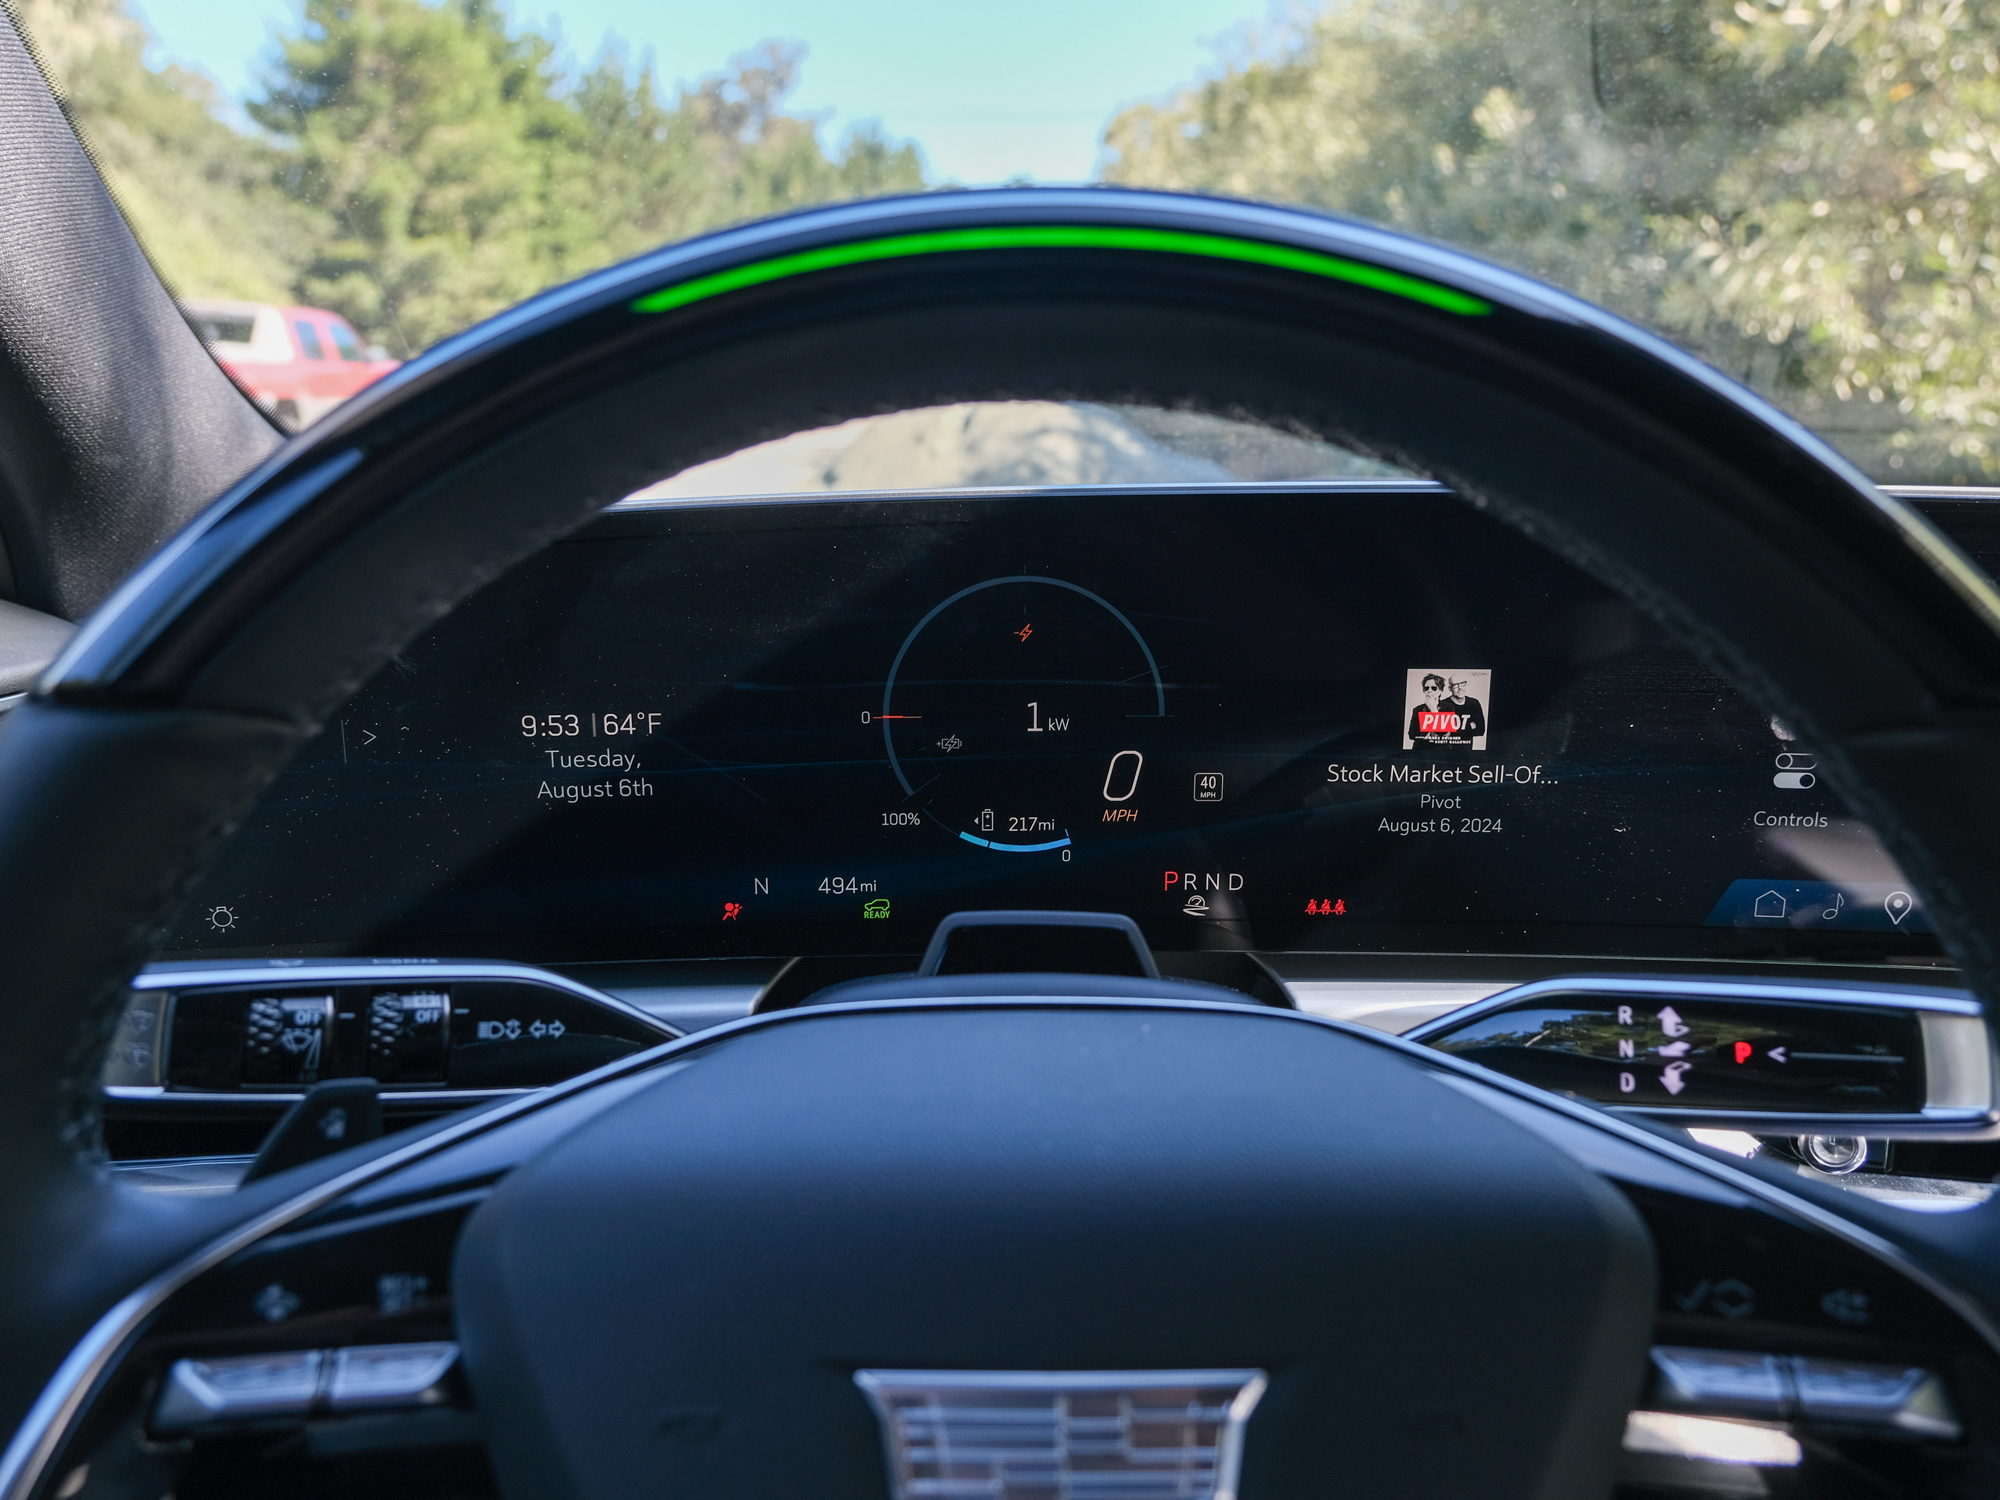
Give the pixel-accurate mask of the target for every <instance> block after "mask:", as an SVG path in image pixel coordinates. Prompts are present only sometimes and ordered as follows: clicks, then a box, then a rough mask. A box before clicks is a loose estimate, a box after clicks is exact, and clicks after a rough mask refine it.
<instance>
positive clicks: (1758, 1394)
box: [1653, 1348, 1792, 1416]
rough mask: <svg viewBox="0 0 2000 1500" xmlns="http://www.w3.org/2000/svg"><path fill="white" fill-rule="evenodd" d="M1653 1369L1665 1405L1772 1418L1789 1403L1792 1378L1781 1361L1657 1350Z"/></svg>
mask: <svg viewBox="0 0 2000 1500" xmlns="http://www.w3.org/2000/svg"><path fill="white" fill-rule="evenodd" d="M1653 1369H1654V1370H1655V1372H1657V1375H1658V1382H1657V1384H1658V1391H1657V1395H1658V1399H1659V1400H1660V1401H1661V1403H1662V1404H1663V1405H1667V1406H1674V1407H1681V1408H1692V1409H1695V1410H1699V1411H1731V1412H1757V1413H1768V1414H1771V1415H1774V1416H1775V1415H1782V1414H1783V1413H1784V1411H1785V1409H1786V1408H1787V1407H1788V1406H1789V1405H1790V1404H1791V1396H1792V1383H1791V1379H1790V1377H1789V1376H1788V1375H1787V1373H1786V1371H1785V1366H1784V1363H1783V1361H1781V1360H1779V1359H1778V1358H1777V1357H1776V1356H1774V1355H1770V1354H1750V1353H1743V1352H1739V1351H1737V1350H1733V1349H1680V1348H1656V1349H1654V1350H1653Z"/></svg>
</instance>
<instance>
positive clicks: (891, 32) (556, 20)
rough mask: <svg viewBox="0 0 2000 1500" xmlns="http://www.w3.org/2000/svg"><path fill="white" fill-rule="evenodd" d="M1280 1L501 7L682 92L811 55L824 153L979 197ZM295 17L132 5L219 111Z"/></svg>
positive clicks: (801, 100) (765, 0) (1036, 168)
mask: <svg viewBox="0 0 2000 1500" xmlns="http://www.w3.org/2000/svg"><path fill="white" fill-rule="evenodd" d="M1284 3H1285V0H985V3H981V4H973V3H968V0H563V3H560V4H554V5H551V4H549V3H548V0H514V3H513V6H512V10H513V14H514V16H515V18H516V19H517V20H520V21H527V22H529V23H532V24H534V25H536V26H537V27H539V28H541V29H543V30H545V31H551V32H554V33H556V34H558V35H559V36H560V37H561V39H562V42H563V45H564V48H565V50H566V51H567V52H568V53H569V54H570V56H571V57H572V59H574V60H581V61H588V60H589V59H590V58H592V57H594V56H596V54H597V52H598V50H599V49H600V48H601V47H602V46H603V44H604V41H605V38H606V36H607V35H610V34H615V35H617V36H619V37H621V38H623V39H624V40H625V41H626V42H628V43H630V44H631V46H632V47H633V49H634V51H635V52H644V51H645V50H647V49H650V50H651V51H652V53H653V55H654V58H655V60H656V63H657V65H658V68H659V71H660V74H661V75H662V76H663V77H664V78H667V79H672V80H678V81H682V82H691V81H692V80H694V79H697V78H699V77H701V76H702V75H704V74H707V73H713V72H716V71H718V70H719V69H721V68H722V67H723V66H724V65H725V64H726V63H727V62H728V60H729V59H730V57H732V56H733V55H735V54H736V53H738V52H741V51H743V50H745V49H746V48H749V47H752V46H754V45H755V44H756V43H758V42H760V41H762V40H764V39H765V38H767V37H783V38H787V39H790V40H796V41H802V42H804V43H805V44H806V46H807V48H808V49H809V50H808V52H807V56H806V62H805V67H804V70H803V74H802V77H801V81H800V86H799V89H798V91H797V92H796V93H795V94H794V95H793V97H792V99H791V101H790V107H791V108H792V109H794V110H797V111H801V112H806V113H811V114H816V115H822V116H823V117H824V118H825V121H826V125H825V132H826V134H827V135H828V137H829V138H838V136H839V135H840V134H841V132H842V131H844V129H845V128H846V127H847V126H848V125H849V124H851V123H853V122H854V121H857V120H867V119H875V120H879V121H881V123H882V125H883V126H884V127H885V128H886V129H887V130H888V131H889V133H890V134H892V135H897V136H908V137H913V138H915V139H916V140H917V141H918V142H919V143H921V144H922V146H923V147H924V149H925V152H926V154H927V156H928V157H929V160H930V164H931V170H932V171H933V173H934V174H936V175H938V176H941V177H946V178H952V179H956V180H957V181H960V182H964V183H968V184H975V183H988V182H1003V181H1006V180H1008V179H1010V178H1014V177H1027V178H1031V179H1033V180H1035V181H1040V182H1075V181H1081V180H1084V179H1085V178H1087V177H1089V176H1090V175H1091V171H1092V168H1093V166H1094V165H1095V162H1096V153H1097V142H1098V139H1099V137H1100V135H1101V134H1102V132H1103V129H1104V125H1105V122H1106V121H1107V120H1109V119H1110V118H1111V116H1112V114H1113V113H1115V112H1116V111H1117V110H1118V109H1119V108H1121V107H1122V106H1124V105H1126V104H1130V103H1133V102H1135V101H1137V100H1141V99H1150V98H1156V97H1158V96H1160V95H1162V94H1164V93H1166V92H1167V91H1169V90H1170V89H1172V88H1173V87H1174V86H1175V85H1177V84H1180V83H1184V82H1187V81H1190V80H1192V79H1194V78H1196V77H1198V76H1201V75H1203V74H1205V73H1207V72H1210V71H1212V70H1213V69H1214V68H1215V67H1216V66H1217V64H1218V60H1219V59H1220V58H1222V57H1227V56H1234V55H1237V54H1239V53H1240V52H1241V51H1242V50H1243V49H1244V48H1245V46H1246V45H1248V39H1249V37H1250V34H1251V28H1252V27H1254V26H1256V25H1258V24H1260V23H1264V22H1267V21H1268V20H1269V18H1270V16H1271V14H1272V7H1273V6H1276V5H1282V4H1284ZM301 4H302V0H133V9H134V10H136V11H137V12H138V13H139V14H140V16H141V17H142V18H143V19H144V20H145V21H146V23H147V25H148V26H150V27H151V29H152V31H153V34H154V35H155V36H156V37H157V38H158V39H159V46H158V50H157V52H156V53H155V56H154V60H155V61H156V62H158V61H164V60H167V59H171V60H173V61H175V62H179V63H183V64H191V65H193V66H195V67H198V68H201V69H203V70H204V71H206V72H207V73H209V74H210V75H211V76H212V77H214V78H215V79H216V80H217V81H218V82H219V83H220V84H221V85H222V87H223V89H224V91H225V92H226V93H227V94H228V95H229V96H230V97H232V98H235V99H241V98H242V97H243V96H244V95H245V94H246V93H247V92H249V91H250V90H251V89H252V88H253V86H254V83H255V80H256V78H257V76H258V69H259V63H260V60H261V59H262V58H264V57H265V56H267V55H268V54H269V52H270V50H271V48H272V44H273V39H274V38H275V37H276V36H277V35H278V33H279V31H280V30H281V29H283V28H284V27H286V26H288V25H296V24H297V17H298V15H299V13H300V9H301Z"/></svg>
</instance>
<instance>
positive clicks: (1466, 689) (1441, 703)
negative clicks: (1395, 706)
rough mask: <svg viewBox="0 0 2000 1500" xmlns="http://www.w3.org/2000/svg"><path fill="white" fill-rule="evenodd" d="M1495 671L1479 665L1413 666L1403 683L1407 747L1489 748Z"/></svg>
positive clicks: (1410, 748)
mask: <svg viewBox="0 0 2000 1500" xmlns="http://www.w3.org/2000/svg"><path fill="white" fill-rule="evenodd" d="M1492 710H1493V673H1492V671H1491V670H1490V669H1486V668H1477V667H1412V668H1410V670H1409V673H1408V675H1407V676H1406V678H1405V680H1404V686H1403V748H1404V749H1405V750H1414V749H1416V748H1417V747H1418V746H1419V745H1435V746H1455V747H1457V748H1459V749H1462V750H1484V749H1485V748H1486V726H1487V716H1488V715H1489V714H1490V713H1491V712H1492Z"/></svg>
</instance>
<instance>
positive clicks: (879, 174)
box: [18, 0, 925, 355]
mask: <svg viewBox="0 0 2000 1500" xmlns="http://www.w3.org/2000/svg"><path fill="white" fill-rule="evenodd" d="M18 3H19V5H20V8H21V16H22V19H23V21H24V22H25V25H26V28H27V31H28V33H29V35H30V36H31V37H32V38H34V40H35V41H36V43H37V46H38V49H39V51H40V53H41V55H42V57H43V59H44V62H45V65H46V66H47V67H48V69H49V71H50V73H51V75H52V77H53V79H54V81H55V82H56V83H57V85H58V88H59V91H60V92H61V93H62V95H63V96H64V101H65V107H66V108H67V109H68V110H69V113H70V116H71V118H72V120H73V121H74V122H75V123H76V125H77V128H78V132H79V134H80V135H81V136H82V137H83V138H84V140H85V141H86V142H87V143H88V144H89V145H90V146H91V148H92V150H93V153H94V154H95V156H96V158H97V161H98V164H99V166H100V168H101V169H102V170H103V172H104V174H105V177H106V179H107V181H108V182H109V183H110V185H111V187H112V189H113V191H114V193H115V194H116V196H117V197H118V200H119V202H120V204H121V206H122V207H123V208H124V210H125V212H126V214H127V216H128V218H129V219H130V220H131V221H132V223H133V226H134V228H135V229H136V230H137V231H138V233H139V236H140V238H141V240H142V241H143V242H144V243H145V244H146V246H147V248H148V249H149V251H150V252H151V253H152V255H153V257H154V261H155V263H156V264H157V265H159V266H160V267H161V269H162V272H163V273H164V274H165V276H166V277H167V279H168V281H169V283H170V284H171V285H172V286H173V287H174V289H175V290H176V291H177V292H180V293H182V294H185V295H191V296H192V295H209V296H218V295H220V296H237V297H245V298H250V299H253V300H264V301H278V302H289V301H299V302H306V303H310V304H314V305H318V306H325V307H331V308H333V309H335V310H336V311H339V312H341V313H343V314H344V315H345V316H346V317H347V318H348V320H349V321H350V322H351V323H353V324H354V326H355V327H356V328H357V329H359V330H360V331H361V332H362V334H363V336H364V337H366V338H369V339H372V340H379V341H380V342H382V343H384V344H386V345H388V346H390V347H391V348H392V349H394V350H395V351H396V352H397V353H399V354H405V355H407V354H411V353H414V352H415V351H416V350H418V349H421V348H423V347H424V346H425V345H427V344H430V343H432V342H434V341H435V340H437V339H439V338H442V337H444V336H445V335H446V334H448V333H451V332H454V331H456V330H457V329H460V328H463V327H465V326H467V325H468V324H470V323H473V322H476V321H478V320H479V319H481V318H483V317H486V316H488V315H489V314H491V313H494V312H497V311H498V310H499V309H501V308H503V307H506V306H507V305H509V304H510V303H513V302H517V301H519V300H520V299H521V298H523V297H526V296H529V295H531V294H532V293H534V292H536V291H539V290H540V289H542V288H543V287H546V286H549V285H551V284H554V283H557V282H561V281H566V280H569V279H570V278H572V277H575V276H578V275H581V274H582V273H583V272H585V271H588V270H591V269H594V268H596V267H598V266H602V265H607V264H610V263H612V262H614V261H617V260H621V259H624V258H625V257H627V256H630V255H633V254H636V253H638V252H639V251H641V250H644V249H647V248H649V247H651V246H653V245H657V244H660V243H662V242H663V241H668V240H673V239H679V238H684V237H686V236H688V235H691V234H697V233H700V232H701V231H703V230H706V229H711V228H715V227H717V226H718V225H722V224H726V223H730V222H732V221H735V220H738V219H745V218H752V217H756V216H758V215H763V214H769V213H775V212H779V211H781V210H784V209H787V208H792V207H797V206H801V205H804V204H808V203H818V202H825V201H828V200H831V199H845V198H854V197H865V196H870V195H874V194H880V193H886V192H913V191H918V190H920V189H921V188H923V186H924V185H925V183H924V169H923V162H922V159H921V158H920V157H919V155H918V153H917V150H916V148H915V147H914V146H912V145H909V144H908V143H899V142H893V141H890V140H887V139H886V138H884V137H883V136H882V135H881V134H880V132H879V131H873V130H868V129H863V130H859V131H856V132H854V133H852V134H850V136H849V137H848V139H847V140H846V141H845V142H844V143H842V145H841V147H840V148H839V149H838V150H837V151H834V152H828V151H826V150H824V149H823V148H822V147H821V144H820V142H819V138H818V133H817V130H816V128H815V125H814V123H813V122H812V121H811V120H808V119H803V118H800V117H797V116H793V115H788V114H786V113H785V112H784V110H783V103H784V99H785V96H786V94H787V93H788V92H789V91H790V89H791V87H792V83H793V81H794V79H795V78H796V76H797V71H798V67H799V63H800V61H801V59H802V57H803V49H801V48H799V47H796V46H787V45H783V44H775V43H766V44H765V45H764V46H763V47H761V48H759V49H757V50H755V51H753V52H750V53H747V54H745V55H744V56H742V57H739V58H737V59H735V61H734V63H733V64H732V70H731V71H730V72H729V73H726V74H724V75H721V76H718V77H713V78H707V79H704V80H702V81H701V82H700V83H699V84H697V85H696V86H695V87H693V88H692V89H688V90H686V91H683V92H681V93H679V94H677V95H676V96H675V97H673V98H672V99H668V98H665V97H663V96H662V94H661V92H660V89H659V86H658V84H657V82H656V79H655V77H654V74H653V70H652V67H651V65H650V63H646V64H641V65H638V66H637V67H635V66H634V65H633V63H632V61H631V59H630V57H629V55H628V54H627V53H626V52H624V51H623V50H622V49H620V48H618V47H616V46H613V47H611V48H608V49H607V50H606V52H605V53H604V55H603V56H602V57H601V58H600V59H599V60H598V61H597V63H596V64H595V65H594V66H593V67H591V68H590V69H588V70H587V71H585V72H584V73H583V74H582V76H581V77H578V78H573V79H572V78H569V77H566V76H565V75H564V74H563V72H562V71H561V70H560V68H559V67H558V66H557V63H556V58H555V49H554V46H553V44H552V43H551V42H550V41H549V40H548V39H547V38H546V37H544V36H542V35H541V34H539V33H537V32H535V31H534V30H532V29H528V28H513V27H510V26H509V25H508V24H507V21H506V17H505V14H504V13H503V11H502V9H501V6H500V4H499V3H498V0H305V3H304V6H303V9H302V11H301V13H300V17H299V22H298V24H297V25H296V26H294V27H293V28H292V29H291V30H290V31H289V33H288V34H286V35H285V36H284V37H283V38H282V40H281V43H280V49H279V54H278V57H277V59H276V62H275V65H274V66H273V68H272V70H271V72H270V75H269V77H268V78H267V80H266V84H265V88H264V92H263V95H262V97H260V98H259V99H256V100H254V101H252V102H251V104H250V105H249V114H250V117H251V119H252V121H253V122H254V123H255V124H256V125H258V126H260V127H262V130H263V132H264V134H263V135H262V136H261V137H260V136H251V135H247V134H245V133H243V132H241V131H238V130H235V129H233V128H232V127H231V126H230V125H228V124H227V123H225V122H224V121H223V120H222V119H221V118H219V117H218V111H217V101H216V99H215V97H214V94H213V89H212V86H211V85H209V84H208V83H207V81H206V80H205V79H203V78H201V77H199V76H197V75H194V74H190V73H187V72H185V71H183V70H180V69H177V68H167V69H163V70H157V71H156V70H153V69H150V68H148V67H147V66H146V65H145V62H144V55H143V54H144V49H145V47H146V45H147V38H146V34H145V31H144V28H143V27H141V26H140V25H139V23H138V22H136V21H134V20H133V19H132V18H131V17H130V15H129V14H128V13H127V12H126V10H125V7H124V0H18Z"/></svg>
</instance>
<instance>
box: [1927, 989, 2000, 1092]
mask: <svg viewBox="0 0 2000 1500" xmlns="http://www.w3.org/2000/svg"><path fill="white" fill-rule="evenodd" d="M1922 1021H1923V1032H1924V1084H1925V1091H1926V1093H1927V1094H1928V1095H1929V1098H1928V1100H1927V1102H1926V1103H1925V1105H1924V1114H1925V1115H1927V1116H1932V1117H1936V1118H1942V1117H1943V1116H1945V1115H1947V1114H1951V1113H1961V1114H1962V1113H1972V1114H1978V1115H1986V1114H1991V1113H1992V1111H1993V1041H1992V1038H1991V1037H1990V1036H1988V1035H1987V1030H1986V1023H1985V1021H1984V1020H1982V1019H1980V1018H1978V1017H1976V1016H1962V1015H1929V1014H1927V1015H1925V1016H1924V1017H1923V1018H1922Z"/></svg>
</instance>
